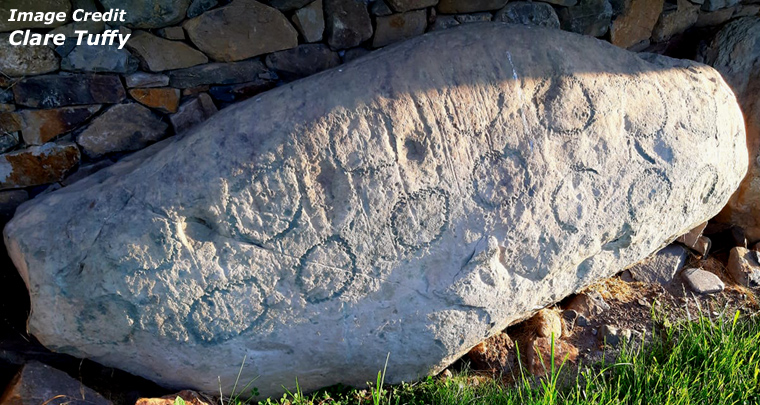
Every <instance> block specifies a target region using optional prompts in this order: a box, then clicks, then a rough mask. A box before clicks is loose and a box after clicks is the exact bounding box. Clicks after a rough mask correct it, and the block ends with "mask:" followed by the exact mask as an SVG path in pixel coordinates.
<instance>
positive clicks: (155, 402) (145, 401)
mask: <svg viewBox="0 0 760 405" xmlns="http://www.w3.org/2000/svg"><path fill="white" fill-rule="evenodd" d="M177 397H180V398H182V400H183V401H184V402H185V404H187V405H211V404H212V402H211V401H210V400H208V399H206V398H205V397H204V396H202V395H201V394H199V393H197V392H195V391H190V390H183V391H180V392H178V393H176V394H172V395H165V396H163V397H161V398H140V399H138V400H137V402H136V403H135V405H174V404H175V401H176V399H177Z"/></svg>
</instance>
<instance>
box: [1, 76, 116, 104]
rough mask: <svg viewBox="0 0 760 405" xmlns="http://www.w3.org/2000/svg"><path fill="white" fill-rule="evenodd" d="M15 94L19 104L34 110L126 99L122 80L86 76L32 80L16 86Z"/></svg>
mask: <svg viewBox="0 0 760 405" xmlns="http://www.w3.org/2000/svg"><path fill="white" fill-rule="evenodd" d="M13 94H14V96H15V99H16V104H19V105H23V106H26V107H32V108H55V107H63V106H67V105H82V104H114V103H118V102H120V101H122V100H124V97H126V94H125V92H124V87H123V86H122V85H121V80H120V79H119V77H118V76H112V75H85V74H72V75H46V76H35V77H28V78H26V79H23V80H21V81H19V82H18V83H16V85H15V86H13Z"/></svg>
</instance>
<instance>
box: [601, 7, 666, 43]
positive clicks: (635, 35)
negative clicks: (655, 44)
mask: <svg viewBox="0 0 760 405" xmlns="http://www.w3.org/2000/svg"><path fill="white" fill-rule="evenodd" d="M664 4H665V0H637V1H631V2H630V5H629V6H628V7H626V8H625V9H624V10H623V12H622V13H621V14H620V15H618V16H617V17H616V18H615V20H613V21H612V25H611V26H610V42H612V44H613V45H616V46H619V47H621V48H630V47H632V46H634V45H636V44H639V43H641V42H642V41H647V40H649V37H651V36H652V30H653V29H654V26H655V24H657V20H658V18H659V17H660V13H661V12H662V8H663V5H664Z"/></svg>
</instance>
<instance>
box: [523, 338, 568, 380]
mask: <svg viewBox="0 0 760 405" xmlns="http://www.w3.org/2000/svg"><path fill="white" fill-rule="evenodd" d="M525 358H526V361H527V363H528V371H530V373H531V374H533V375H535V376H543V375H546V374H547V372H548V371H549V370H551V359H552V338H546V337H539V338H536V339H534V340H533V341H532V342H530V343H529V344H528V350H527V353H526V354H525ZM577 358H578V349H577V348H575V346H573V345H571V344H569V343H567V342H565V341H564V340H556V339H555V340H554V366H555V367H560V366H561V365H562V364H564V363H565V362H566V361H569V362H574V361H575V360H576V359H577Z"/></svg>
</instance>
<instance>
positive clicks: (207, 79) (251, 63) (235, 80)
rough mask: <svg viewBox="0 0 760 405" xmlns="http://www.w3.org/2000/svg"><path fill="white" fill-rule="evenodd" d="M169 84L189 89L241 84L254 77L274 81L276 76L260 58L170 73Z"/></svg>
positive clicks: (208, 64) (213, 64)
mask: <svg viewBox="0 0 760 405" xmlns="http://www.w3.org/2000/svg"><path fill="white" fill-rule="evenodd" d="M168 75H169V85H171V87H176V88H179V89H188V88H193V87H198V86H203V85H207V84H239V83H246V82H250V81H252V80H254V79H259V80H265V81H272V82H273V81H274V80H275V78H276V76H275V75H273V74H272V73H271V72H270V70H269V69H267V67H266V66H265V65H264V63H262V62H261V61H259V60H247V61H243V62H231V63H207V64H205V65H200V66H194V67H191V68H187V69H180V70H173V71H171V72H169V73H168Z"/></svg>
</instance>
